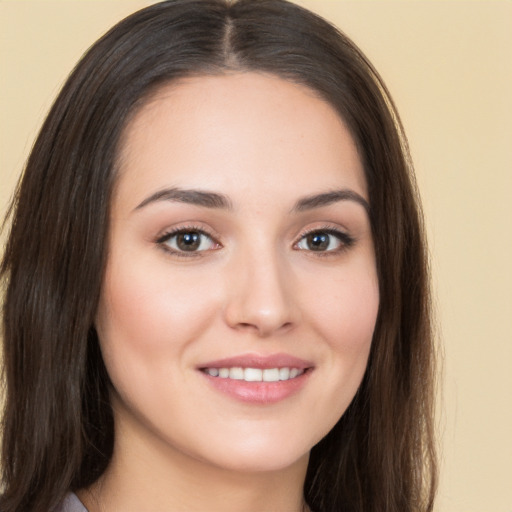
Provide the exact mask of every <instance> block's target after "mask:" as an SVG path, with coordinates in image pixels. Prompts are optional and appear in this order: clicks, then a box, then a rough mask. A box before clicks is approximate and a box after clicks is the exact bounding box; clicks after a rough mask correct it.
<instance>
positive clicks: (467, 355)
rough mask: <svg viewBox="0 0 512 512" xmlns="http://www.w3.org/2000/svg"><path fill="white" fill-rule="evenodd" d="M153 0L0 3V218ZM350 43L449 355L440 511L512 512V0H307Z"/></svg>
mask: <svg viewBox="0 0 512 512" xmlns="http://www.w3.org/2000/svg"><path fill="white" fill-rule="evenodd" d="M150 3H154V2H151V1H143V0H139V1H125V0H60V1H47V0H3V1H0V213H2V212H3V211H5V208H6V206H7V203H8V200H9V197H10V196H11V194H12V190H13V188H14V185H15V182H16V179H17V177H18V175H19V173H20V172H21V170H22V168H23V162H24V160H25V158H26V156H27V154H28V151H29V150H30V147H31V144H32V142H33V140H34V137H35V135H36V133H37V130H38V127H39V125H40V123H41V121H42V119H43V117H44V115H45V113H46V112H47V110H48V108H49V106H50V104H51V102H52V100H53V98H54V97H55V95H56V93H57V92H58V90H59V87H60V86H61V85H62V83H63V80H64V79H65V77H66V75H67V74H68V72H69V71H70V70H71V68H72V67H73V65H74V64H75V62H76V61H77V60H78V58H79V57H80V55H81V54H82V53H83V52H84V51H85V50H86V49H87V48H88V46H90V45H91V44H92V43H93V42H94V41H95V40H96V39H97V38H98V37H99V36H100V35H101V34H102V33H103V32H104V31H105V30H106V29H108V28H109V27H110V26H111V25H113V24H114V23H115V22H116V21H118V20H120V19H121V18H122V17H124V16H125V15H127V14H129V13H131V12H133V11H135V10H136V9H138V8H140V7H143V6H145V5H149V4H150ZM299 3H301V4H303V5H305V6H307V7H309V8H311V9H312V10H315V11H316V12H318V13H320V14H322V15H323V16H324V17H326V18H327V19H329V20H331V21H332V22H334V23H335V24H336V25H337V26H338V27H340V28H341V29H342V30H343V31H345V32H346V33H347V34H348V35H349V36H351V37H352V38H353V39H354V41H355V42H356V43H357V44H358V45H359V46H360V47H361V48H362V50H363V51H364V52H365V53H366V54H367V56H368V57H369V58H370V60H371V61H372V62H373V63H374V65H375V66H376V67H377V69H378V70H379V72H380V73H381V75H382V76H383V78H384V80H385V82H386V83H387V85H388V87H389V89H390V90H391V93H392V95H393V97H394V99H395V102H396V104H397V106H398V110H399V111H400V113H401V116H402V120H403V122H404V125H405V128H406V131H407V134H408V136H409V140H410V145H411V150H412V155H413V158H414V161H415V163H416V169H417V175H418V181H419V185H420V190H421V192H422V197H423V202H424V209H425V216H426V221H427V228H428V234H429V237H430V249H431V253H432V268H433V276H434V292H435V297H436V307H437V310H438V323H439V325H440V328H439V343H440V345H441V346H442V351H443V353H444V356H443V367H444V368H443V381H444V382H443V393H442V394H441V393H440V395H439V410H440V415H439V438H440V449H441V457H442V473H441V487H440V492H439V499H438V505H437V507H436V510H438V511H440V512H512V405H511V404H512V399H511V397H512V264H511V262H512V222H511V218H512V206H511V205H512V150H511V147H512V2H510V1H507V0H501V1H492V0H487V1H464V0H453V1H448V0H437V1H435V0H430V1H423V0H401V1H398V0H393V1H388V0H373V1H366V0H357V1H348V0H347V1H345V0H301V1H300V2H299Z"/></svg>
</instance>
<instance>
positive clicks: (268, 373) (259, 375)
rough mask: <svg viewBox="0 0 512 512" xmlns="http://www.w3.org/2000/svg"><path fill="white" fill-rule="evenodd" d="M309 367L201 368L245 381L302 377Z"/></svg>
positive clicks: (211, 374)
mask: <svg viewBox="0 0 512 512" xmlns="http://www.w3.org/2000/svg"><path fill="white" fill-rule="evenodd" d="M307 370H308V368H305V369H303V368H293V367H291V368H290V367H287V366H285V367H283V368H264V369H262V368H251V367H249V368H242V367H241V366H233V367H231V368H229V367H221V368H216V367H209V368H201V371H202V372H204V373H206V374H208V375H210V376H211V377H218V378H219V379H232V380H243V381H245V382H280V381H287V380H290V379H295V378H297V377H300V376H301V375H302V374H303V373H304V372H305V371H307Z"/></svg>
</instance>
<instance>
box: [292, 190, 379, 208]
mask: <svg viewBox="0 0 512 512" xmlns="http://www.w3.org/2000/svg"><path fill="white" fill-rule="evenodd" d="M339 201H354V202H356V203H358V204H360V205H361V206H362V207H363V208H364V209H365V210H366V212H367V213H368V214H369V213H370V205H369V203H368V201H367V200H366V199H365V198H364V197H363V196H361V195H360V194H358V193H357V192H354V191H353V190H350V189H341V190H333V191H331V192H324V193H322V194H314V195H311V196H307V197H304V198H302V199H299V201H297V202H296V203H295V206H294V207H293V208H292V212H304V211H307V210H312V209H314V208H321V207H323V206H328V205H330V204H333V203H337V202H339Z"/></svg>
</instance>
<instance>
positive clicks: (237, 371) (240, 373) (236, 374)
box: [229, 368, 244, 380]
mask: <svg viewBox="0 0 512 512" xmlns="http://www.w3.org/2000/svg"><path fill="white" fill-rule="evenodd" d="M229 378H230V379H234V380H244V369H243V368H230V369H229Z"/></svg>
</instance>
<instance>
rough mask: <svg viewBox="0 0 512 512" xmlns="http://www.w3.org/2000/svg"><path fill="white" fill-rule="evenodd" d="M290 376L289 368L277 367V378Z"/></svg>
mask: <svg viewBox="0 0 512 512" xmlns="http://www.w3.org/2000/svg"><path fill="white" fill-rule="evenodd" d="M289 378H290V368H279V380H288V379H289Z"/></svg>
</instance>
